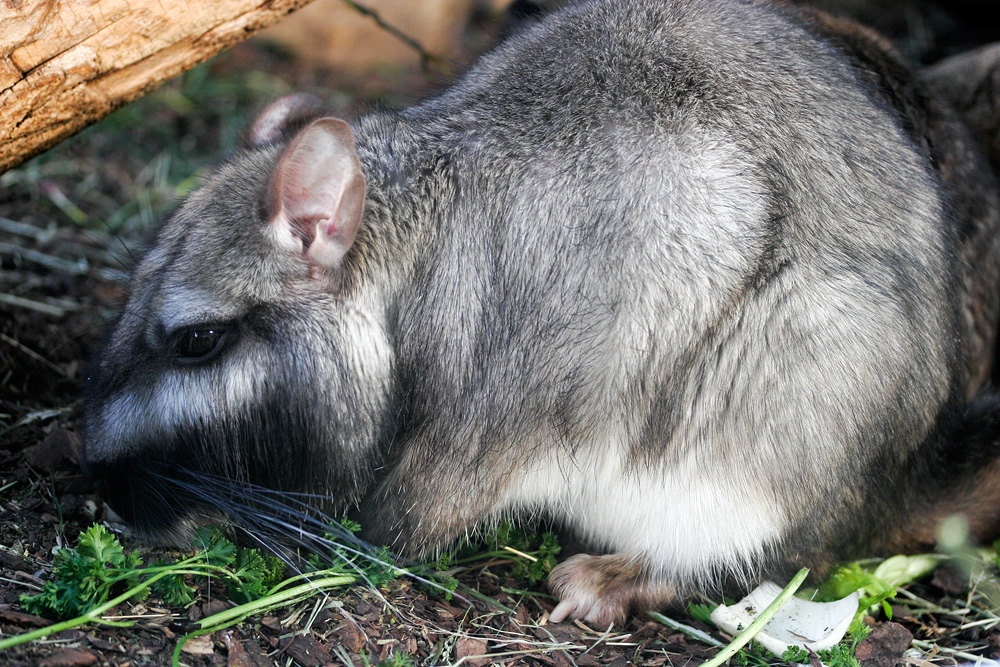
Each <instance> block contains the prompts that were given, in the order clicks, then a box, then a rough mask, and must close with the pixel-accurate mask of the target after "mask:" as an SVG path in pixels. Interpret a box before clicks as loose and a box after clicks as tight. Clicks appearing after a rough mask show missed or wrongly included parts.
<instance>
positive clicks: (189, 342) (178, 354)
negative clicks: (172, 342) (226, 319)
mask: <svg viewBox="0 0 1000 667" xmlns="http://www.w3.org/2000/svg"><path fill="white" fill-rule="evenodd" d="M226 334H227V330H226V329H225V328H223V327H212V328H206V329H187V330H186V331H183V332H181V334H180V335H179V336H178V338H177V346H176V347H175V348H174V361H176V362H179V363H182V364H194V363H201V362H204V361H208V360H209V359H212V358H214V357H215V356H216V355H217V354H218V353H219V352H220V351H221V350H222V344H223V342H224V341H225V339H226Z"/></svg>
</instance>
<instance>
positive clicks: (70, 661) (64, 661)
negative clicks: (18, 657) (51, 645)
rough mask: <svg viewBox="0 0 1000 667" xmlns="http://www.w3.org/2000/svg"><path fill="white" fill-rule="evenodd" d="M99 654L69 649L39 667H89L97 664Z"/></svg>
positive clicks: (46, 660)
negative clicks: (88, 666)
mask: <svg viewBox="0 0 1000 667" xmlns="http://www.w3.org/2000/svg"><path fill="white" fill-rule="evenodd" d="M97 659H98V658H97V654H95V653H91V652H90V651H85V650H82V649H78V648H67V649H63V650H62V651H59V652H58V653H55V654H53V655H50V656H49V657H47V658H45V659H44V660H42V661H41V662H39V663H38V667H87V665H93V664H94V663H96V662H97Z"/></svg>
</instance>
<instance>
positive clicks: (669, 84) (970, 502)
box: [84, 0, 1000, 621]
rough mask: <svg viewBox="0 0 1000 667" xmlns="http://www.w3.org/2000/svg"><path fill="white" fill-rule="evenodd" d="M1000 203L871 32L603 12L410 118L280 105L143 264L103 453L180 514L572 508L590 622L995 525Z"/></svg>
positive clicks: (143, 500) (149, 523)
mask: <svg viewBox="0 0 1000 667" xmlns="http://www.w3.org/2000/svg"><path fill="white" fill-rule="evenodd" d="M998 211H1000V203H998V197H997V183H996V181H995V180H994V177H993V176H992V174H991V172H990V168H989V166H988V165H987V164H986V163H985V162H984V161H983V159H982V158H981V157H980V156H979V153H978V151H977V148H976V147H975V146H974V145H973V143H972V142H971V140H970V139H969V136H968V133H967V132H966V130H965V128H964V127H963V126H962V125H961V124H960V123H959V122H958V121H957V120H956V119H955V117H954V115H953V113H952V112H951V111H950V110H949V109H948V108H947V106H946V105H945V104H944V103H942V102H941V101H939V100H938V99H937V98H935V97H934V96H933V95H931V94H930V93H929V91H928V89H927V87H926V86H925V85H924V83H922V82H921V81H920V80H918V78H917V77H916V76H915V75H914V74H913V73H912V72H911V71H910V70H908V69H907V68H906V67H905V66H904V65H902V64H901V62H900V61H899V59H898V58H897V57H896V55H895V54H894V53H893V52H892V50H891V49H890V48H889V47H887V46H886V45H885V44H883V43H882V41H881V40H880V39H879V38H878V37H876V36H874V35H872V34H870V33H868V32H866V31H864V30H861V29H857V28H854V27H851V26H848V25H846V24H842V23H840V22H838V21H834V20H832V19H828V18H826V17H824V16H823V15H821V14H815V13H805V12H800V11H796V10H792V9H788V8H782V7H777V6H774V5H770V4H767V3H763V2H747V1H738V0H660V1H650V0H603V1H602V0H596V1H593V2H581V3H577V4H572V5H570V6H568V7H567V8H565V9H562V10H560V11H558V12H556V13H553V14H552V15H550V16H548V17H546V18H544V19H542V20H540V21H539V22H538V23H537V24H534V25H532V26H530V27H528V28H525V29H524V30H522V31H520V32H516V33H515V34H514V35H513V36H512V37H511V38H510V39H508V40H507V41H505V42H504V43H502V44H501V45H500V46H499V47H498V48H497V49H496V50H495V51H494V52H493V53H491V54H489V55H487V56H486V57H484V58H483V59H482V61H481V62H480V63H479V64H478V65H477V66H476V67H474V68H473V69H472V70H471V71H470V72H469V73H468V74H467V75H465V76H464V77H463V78H462V79H461V80H460V81H459V82H458V83H457V84H456V85H454V86H453V87H452V88H451V89H449V90H447V91H446V92H444V93H443V94H442V95H440V96H438V97H436V98H434V99H432V100H430V101H427V102H425V103H423V104H420V105H418V106H415V107H413V108H410V109H407V110H406V111H403V112H401V113H389V112H382V113H374V114H372V115H369V116H367V117H364V118H361V119H360V120H359V121H358V122H357V123H355V124H353V126H349V125H348V124H347V123H345V122H343V121H341V120H337V119H333V118H325V117H322V112H321V111H320V110H318V109H317V107H316V105H315V103H314V102H313V101H311V100H310V99H308V98H305V97H301V96H298V97H290V98H285V99H282V100H279V101H277V102H275V103H274V104H273V105H272V106H271V107H269V108H268V109H267V110H266V111H265V112H264V113H263V114H262V116H261V117H260V118H259V119H258V120H257V122H256V123H255V124H254V127H253V129H252V130H251V132H250V138H249V142H248V146H247V148H246V149H245V150H243V151H242V152H240V153H239V154H237V155H236V156H235V157H234V158H232V159H231V160H230V161H229V162H228V163H227V164H225V165H223V166H222V167H221V168H220V169H219V170H218V171H217V172H216V173H215V174H214V175H212V176H211V177H209V178H207V179H206V181H205V183H204V185H203V186H202V187H201V188H200V189H199V190H198V191H196V192H195V193H194V194H192V195H191V196H190V197H189V198H188V199H187V201H186V202H184V204H183V205H182V206H181V207H180V209H179V210H178V212H177V213H176V214H175V215H174V216H173V217H172V218H171V219H170V220H168V221H167V222H166V223H165V225H164V226H163V227H162V229H161V230H160V231H159V234H158V235H157V237H156V240H155V244H154V245H153V247H152V249H151V251H150V252H149V253H148V254H147V255H146V256H145V258H144V259H143V260H142V261H141V263H140V264H139V265H138V268H137V269H136V271H135V275H134V278H133V282H132V289H131V295H130V297H129V299H128V301H127V303H126V304H125V307H124V311H123V312H122V314H121V316H120V318H119V319H118V320H117V322H116V323H115V324H114V327H113V329H112V331H111V332H110V334H109V337H108V340H107V343H106V346H105V347H104V349H103V351H102V352H101V353H100V355H99V357H98V358H97V359H96V360H95V361H94V363H93V366H92V369H91V372H90V377H89V388H88V399H87V402H86V410H85V415H84V434H85V441H86V442H85V451H84V455H85V464H86V466H87V468H88V469H89V470H91V471H92V472H93V473H94V474H95V475H96V476H97V478H98V479H100V480H102V482H103V483H104V486H105V488H106V489H107V493H108V495H109V498H110V500H111V501H112V503H113V505H114V506H116V507H117V509H118V510H119V511H120V513H121V514H122V515H123V516H124V517H125V518H126V519H128V520H129V521H130V522H132V523H133V524H135V525H136V526H137V527H138V528H139V529H141V530H143V531H145V532H147V533H160V534H170V533H171V532H173V533H179V532H183V531H184V530H186V527H187V526H189V525H190V524H191V523H193V522H197V521H199V520H201V519H202V518H203V517H205V516H207V515H210V514H212V513H213V512H217V511H225V512H227V513H229V514H230V515H233V516H235V520H236V521H237V522H238V523H239V522H242V521H244V519H245V517H246V516H249V515H251V514H252V512H248V513H247V514H246V515H242V514H240V513H239V512H235V513H234V510H235V509H237V508H239V507H240V506H241V504H252V505H254V507H255V509H254V511H255V512H261V511H266V510H263V509H260V507H259V506H260V505H266V502H262V501H261V500H260V499H261V498H262V497H264V496H261V495H253V494H255V493H258V494H259V493H262V492H261V491H260V489H262V488H267V489H276V490H278V491H280V492H281V493H282V494H285V496H284V497H287V498H295V499H298V498H302V497H303V496H295V495H290V494H292V493H294V492H305V493H309V494H316V495H315V496H309V498H312V499H313V502H315V503H317V504H320V505H322V506H323V508H324V509H326V510H329V511H330V512H333V513H341V512H347V513H350V514H351V515H352V516H355V517H356V518H357V519H358V520H359V521H360V523H361V525H362V527H363V536H364V537H365V538H366V539H367V540H369V541H370V542H373V543H375V544H385V545H388V546H390V547H391V548H392V549H394V550H397V551H398V552H401V553H403V554H408V555H419V554H424V553H427V552H430V551H433V550H435V549H439V548H442V547H445V546H447V545H448V544H449V543H451V542H452V541H453V540H454V539H455V538H456V537H458V536H460V535H462V534H464V533H467V532H469V531H471V530H474V529H475V528H476V527H477V526H481V525H483V524H488V523H489V522H490V521H494V520H496V519H498V518H500V517H505V516H510V515H513V516H524V515H535V514H538V515H545V516H547V517H550V518H551V519H553V520H555V521H558V522H560V523H561V524H564V525H566V526H568V527H569V528H571V529H572V530H574V531H575V532H576V533H578V534H579V535H580V536H582V538H584V539H585V540H586V541H587V542H589V543H590V544H591V545H592V546H593V548H594V549H595V551H597V552H599V553H601V554H604V555H579V556H576V557H574V558H572V559H570V560H568V561H566V562H564V563H562V564H561V565H560V566H559V567H558V568H557V569H556V571H555V572H554V573H553V575H552V581H551V583H552V585H553V587H554V590H555V591H556V592H557V593H558V594H559V596H560V597H561V602H560V604H559V606H558V607H557V609H556V610H555V611H554V612H553V618H555V619H557V620H558V619H561V618H564V617H567V616H580V617H586V618H588V619H591V620H595V621H609V620H617V619H621V618H623V617H624V616H625V615H626V614H627V613H628V612H629V610H631V609H637V608H643V607H650V606H654V605H658V604H662V603H665V602H669V601H671V600H674V599H677V598H678V597H680V596H684V595H686V594H689V593H690V592H691V591H692V590H694V589H695V588H697V587H706V588H711V587H724V586H737V587H739V586H746V585H749V584H751V583H753V582H754V581H755V580H757V579H759V578H762V577H765V576H767V577H782V576H786V575H787V574H789V573H790V572H792V571H794V570H795V569H797V568H799V567H801V566H811V567H814V568H817V569H818V570H820V571H821V570H822V569H823V568H825V567H827V566H829V565H830V564H831V563H834V562H836V561H838V560H840V559H844V558H848V557H851V556H858V555H861V554H866V553H874V552H881V551H888V550H894V549H907V548H913V547H919V546H921V545H926V544H929V543H933V540H934V539H935V532H936V529H937V526H938V524H939V523H940V521H941V520H942V519H943V518H944V517H945V516H947V515H949V514H951V513H956V512H957V513H962V514H964V515H965V516H966V518H967V520H968V522H969V525H970V528H971V532H972V535H973V536H974V538H978V539H987V538H989V537H991V536H992V535H994V534H995V532H996V529H997V527H998V518H1000V504H998V501H1000V463H998V459H997V454H998V447H1000V445H998V441H997V439H996V436H997V433H998V432H1000V419H998V409H1000V401H998V400H997V398H996V397H995V396H994V395H993V394H990V393H987V392H986V391H985V390H984V389H983V387H984V386H985V384H986V382H987V380H988V378H989V375H990V373H991V368H992V364H993V354H994V345H995V340H996V328H997V322H998V311H1000V289H998V282H1000V278H998V274H1000V261H998V259H1000V258H998V255H1000V243H998V235H997V230H998V226H1000V214H998ZM251 485H253V486H251ZM278 497H280V496H278ZM263 525H264V524H263V523H262V524H259V525H257V524H252V525H246V524H245V525H244V526H243V527H244V529H246V530H247V531H248V532H251V533H252V532H254V531H257V530H264V528H263V527H262V526H263Z"/></svg>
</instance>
